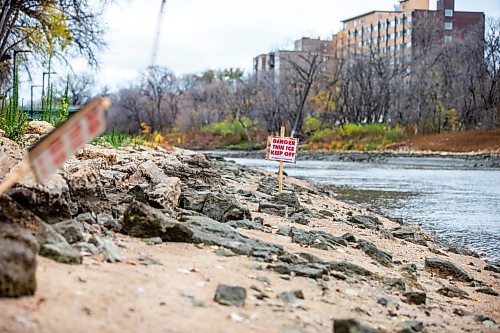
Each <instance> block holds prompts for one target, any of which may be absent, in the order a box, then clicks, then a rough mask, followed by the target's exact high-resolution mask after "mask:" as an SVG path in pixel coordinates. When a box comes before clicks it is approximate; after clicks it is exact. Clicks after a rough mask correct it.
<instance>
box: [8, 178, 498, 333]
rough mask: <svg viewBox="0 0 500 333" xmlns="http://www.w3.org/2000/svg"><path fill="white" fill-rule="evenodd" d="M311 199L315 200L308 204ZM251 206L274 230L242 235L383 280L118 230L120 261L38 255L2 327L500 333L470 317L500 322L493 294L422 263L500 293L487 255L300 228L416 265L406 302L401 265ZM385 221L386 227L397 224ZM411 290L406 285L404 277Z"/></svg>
mask: <svg viewBox="0 0 500 333" xmlns="http://www.w3.org/2000/svg"><path fill="white" fill-rule="evenodd" d="M286 181H287V182H299V181H296V180H290V179H287V180H286ZM253 184H254V183H253V182H252V181H250V182H249V183H248V184H237V183H234V184H233V186H234V187H236V188H241V187H246V188H248V187H253V188H255V186H254V185H253ZM300 198H301V201H302V203H303V205H304V206H307V207H309V208H313V207H315V208H316V209H322V208H327V209H329V210H331V211H336V212H337V213H338V214H339V216H340V215H341V216H343V214H345V213H346V212H347V211H349V210H350V211H354V212H355V213H359V212H358V210H357V209H355V208H353V207H349V206H347V205H345V204H343V203H340V202H338V201H335V200H334V199H332V198H329V197H326V196H320V195H313V194H301V195H300ZM308 198H309V199H311V200H312V202H313V203H314V206H313V205H308V204H305V203H304V201H305V200H306V199H308ZM248 206H249V208H250V209H251V211H252V216H253V217H255V216H262V217H263V218H264V221H265V224H267V225H270V227H269V229H270V230H273V233H264V232H261V231H248V230H240V231H241V232H242V233H244V234H246V235H248V236H252V237H256V238H260V239H262V240H265V241H269V242H272V243H276V244H281V245H283V246H284V247H285V249H286V250H288V251H290V252H292V253H298V252H303V251H307V252H309V253H312V254H314V255H316V256H318V257H320V258H321V259H324V260H343V259H345V260H349V261H352V262H354V263H356V264H358V265H360V266H363V267H365V268H367V269H369V270H371V271H372V272H374V273H378V274H379V276H380V278H379V279H376V280H357V281H353V280H346V281H343V280H337V279H335V278H333V277H329V278H327V279H326V280H319V281H315V280H312V279H309V278H304V277H296V276H292V277H291V279H290V280H289V281H287V280H284V279H282V278H281V277H280V275H279V274H277V273H275V272H271V271H269V270H267V269H265V267H266V266H267V264H266V263H262V262H258V261H255V260H253V259H251V258H248V257H245V256H235V257H221V256H218V255H216V254H215V250H216V249H217V248H216V247H213V246H212V247H210V246H204V245H202V244H198V245H194V244H183V243H163V244H160V245H146V244H145V243H143V242H142V241H141V240H139V239H134V238H130V237H127V236H122V235H117V238H116V239H115V242H116V243H117V244H118V245H119V247H120V253H121V255H122V256H123V257H124V258H125V259H124V260H123V261H122V262H119V263H113V264H111V263H106V262H104V261H103V260H102V258H101V257H100V256H93V257H85V258H84V263H83V265H77V266H71V265H64V264H59V263H56V262H53V261H51V260H48V259H45V258H42V257H39V258H38V269H37V271H38V272H37V278H38V288H37V292H36V294H35V295H34V296H33V297H24V298H20V299H1V300H0V332H13V333H14V332H332V320H333V319H338V318H356V319H358V320H360V321H361V322H363V323H366V324H369V325H371V326H373V327H375V328H379V329H381V330H385V331H386V332H393V331H394V329H395V327H396V326H397V324H398V323H400V322H402V321H404V320H408V319H416V320H421V321H423V322H424V325H425V328H426V330H427V331H428V332H463V331H467V332H498V331H497V329H498V326H497V327H496V328H488V327H487V326H485V325H484V324H482V323H480V322H479V323H478V322H476V321H475V320H474V318H473V315H478V314H481V315H484V316H488V317H490V318H492V319H493V320H495V321H496V322H499V321H500V310H499V309H500V306H499V305H500V302H499V297H495V296H490V295H485V294H478V293H476V292H475V291H474V290H475V288H473V287H470V286H469V285H468V284H465V283H461V282H455V281H452V280H447V279H443V278H440V277H433V276H431V274H430V273H428V272H426V271H424V270H423V266H424V259H425V258H426V257H441V258H445V259H448V260H451V261H453V262H454V263H457V264H459V265H460V266H461V267H463V268H464V269H465V270H467V272H468V273H469V274H472V275H473V276H474V277H475V278H476V279H478V280H481V281H483V282H485V283H487V284H488V285H490V286H492V287H493V289H495V290H496V291H499V290H500V280H499V279H498V277H499V276H498V275H496V277H495V274H493V273H491V272H487V271H483V270H481V272H478V271H477V270H478V269H482V268H483V267H484V265H485V263H484V262H483V261H481V260H479V259H476V258H473V257H465V256H460V255H455V254H447V256H446V257H445V256H440V255H437V254H433V253H431V252H429V250H428V248H426V247H423V246H419V245H415V244H412V243H409V242H406V241H403V240H398V239H397V240H389V239H383V238H382V237H381V236H380V235H379V234H378V233H376V232H374V231H371V230H361V229H357V228H354V227H351V226H348V225H346V224H343V223H340V222H334V221H332V219H331V218H329V219H312V223H311V224H310V225H309V226H298V227H300V228H304V229H314V230H324V231H327V232H330V233H332V234H334V235H337V236H340V235H342V234H344V233H345V232H351V233H353V234H354V235H355V236H356V237H360V238H363V239H367V240H370V241H372V242H374V243H375V244H377V246H378V247H379V248H380V249H383V250H385V251H387V252H389V253H391V254H393V257H394V258H393V259H394V260H400V261H401V262H402V263H415V264H416V265H417V267H418V268H419V274H420V276H419V279H418V283H419V284H420V288H416V287H415V289H416V290H417V289H418V290H423V291H425V292H426V293H427V304H426V305H420V306H416V305H409V304H407V303H404V302H403V301H402V299H403V297H402V292H399V291H394V290H389V289H388V288H387V287H386V286H385V285H384V283H382V282H381V280H383V278H386V277H401V273H400V271H399V269H398V268H397V266H396V267H395V268H385V267H383V266H380V265H379V264H377V263H375V262H373V260H372V259H371V258H370V257H368V256H366V255H365V254H364V253H363V252H361V251H360V250H358V249H355V248H352V247H339V248H338V249H336V250H334V251H323V250H319V249H311V248H303V247H301V246H299V245H297V244H292V243H291V242H290V237H285V236H280V235H277V234H274V231H275V230H276V227H277V226H279V225H283V224H289V222H288V221H287V220H286V219H284V218H280V217H275V216H270V215H266V214H261V213H257V212H256V211H257V205H256V204H248ZM363 213H366V212H365V211H363ZM383 221H384V222H385V224H386V227H394V226H395V225H396V224H395V223H393V222H390V221H388V220H385V219H383ZM141 254H142V255H143V254H146V255H147V256H148V257H150V258H153V259H155V260H157V261H158V262H159V263H160V264H149V265H144V264H143V263H142V262H141V261H140V260H139V257H140V256H141ZM471 264H472V265H471ZM263 278H267V280H268V281H269V283H267V282H266V280H265V279H263ZM220 283H223V284H228V285H233V286H242V287H244V288H246V290H247V299H246V303H245V306H244V307H241V308H237V307H227V306H223V305H219V304H218V303H216V302H215V301H213V298H214V294H215V290H216V288H217V285H218V284H220ZM442 285H455V286H457V287H459V288H460V289H462V290H465V291H467V292H468V293H469V295H471V299H458V298H447V297H444V296H442V295H439V294H437V293H436V290H437V289H438V288H440V287H441V286H442ZM252 288H254V289H260V290H261V291H262V292H263V293H265V294H267V295H268V296H269V298H267V299H263V300H260V299H258V298H257V297H256V295H257V294H258V292H257V291H255V290H254V289H252ZM407 288H411V286H409V285H408V284H407ZM295 289H301V290H302V291H303V293H304V296H305V299H304V300H302V301H301V303H300V304H296V305H293V306H290V305H286V304H285V303H283V302H282V301H281V300H279V299H277V298H276V296H277V295H278V294H279V293H280V292H283V291H291V290H295ZM381 297H385V298H386V299H387V300H388V305H387V307H384V306H382V305H380V304H377V300H379V299H380V298H381ZM456 309H462V310H464V311H465V312H466V315H465V316H462V317H460V316H457V315H455V314H453V312H454V310H456ZM468 314H469V315H468Z"/></svg>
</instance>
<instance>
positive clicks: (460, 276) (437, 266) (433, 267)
mask: <svg viewBox="0 0 500 333" xmlns="http://www.w3.org/2000/svg"><path fill="white" fill-rule="evenodd" d="M425 268H426V269H427V270H429V271H431V272H433V273H436V274H438V275H440V276H442V277H447V276H452V277H453V278H455V279H457V280H459V281H464V282H471V281H473V280H474V278H473V277H472V276H470V275H469V274H468V273H467V272H466V271H465V270H463V269H462V268H460V267H458V266H457V265H455V264H454V263H452V262H451V261H448V260H443V259H438V258H425Z"/></svg>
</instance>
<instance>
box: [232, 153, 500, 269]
mask: <svg viewBox="0 0 500 333" xmlns="http://www.w3.org/2000/svg"><path fill="white" fill-rule="evenodd" d="M227 159H229V160H234V161H236V163H239V164H242V165H246V166H250V167H256V168H262V169H266V170H272V171H276V170H277V169H278V163H277V162H269V161H265V160H263V159H252V158H227ZM464 162H466V161H464V160H461V159H456V158H441V157H418V158H410V157H394V158H388V159H386V160H384V161H383V162H343V161H298V162H297V164H295V165H293V164H285V172H286V173H287V174H288V175H289V176H293V177H297V178H303V179H310V180H313V181H315V182H317V183H321V184H328V185H331V186H332V187H333V190H334V192H335V193H336V194H337V197H338V199H339V200H342V201H347V202H351V203H356V204H358V205H363V206H367V207H371V208H373V209H375V210H376V211H379V212H381V213H383V214H385V215H387V216H389V217H394V218H402V219H403V221H405V222H406V223H408V224H419V225H420V226H421V227H422V229H424V230H426V231H429V232H431V233H432V234H434V235H436V236H437V239H438V241H439V242H440V243H441V244H444V245H446V244H454V245H462V246H465V247H467V248H470V249H472V250H474V251H476V252H478V253H480V254H481V255H482V256H483V257H485V258H488V259H491V260H494V261H498V260H500V169H498V168H497V169H493V168H482V169H481V168H476V167H474V166H472V165H471V164H470V163H464Z"/></svg>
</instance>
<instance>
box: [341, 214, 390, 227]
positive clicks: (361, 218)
mask: <svg viewBox="0 0 500 333" xmlns="http://www.w3.org/2000/svg"><path fill="white" fill-rule="evenodd" d="M348 224H350V225H352V226H355V227H357V228H361V229H379V228H380V227H383V226H384V225H383V223H382V222H380V220H379V219H378V218H376V217H373V216H366V215H356V216H351V217H350V218H349V221H348Z"/></svg>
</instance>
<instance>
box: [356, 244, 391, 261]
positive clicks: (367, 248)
mask: <svg viewBox="0 0 500 333" xmlns="http://www.w3.org/2000/svg"><path fill="white" fill-rule="evenodd" d="M358 245H359V247H360V249H361V250H363V252H364V253H366V254H367V255H368V256H370V257H371V258H372V259H374V260H375V261H378V262H379V263H381V264H382V265H384V266H386V267H392V255H390V254H389V253H387V252H385V251H382V250H380V249H379V248H377V247H376V246H375V244H373V243H371V242H369V241H366V240H363V239H359V240H358Z"/></svg>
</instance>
